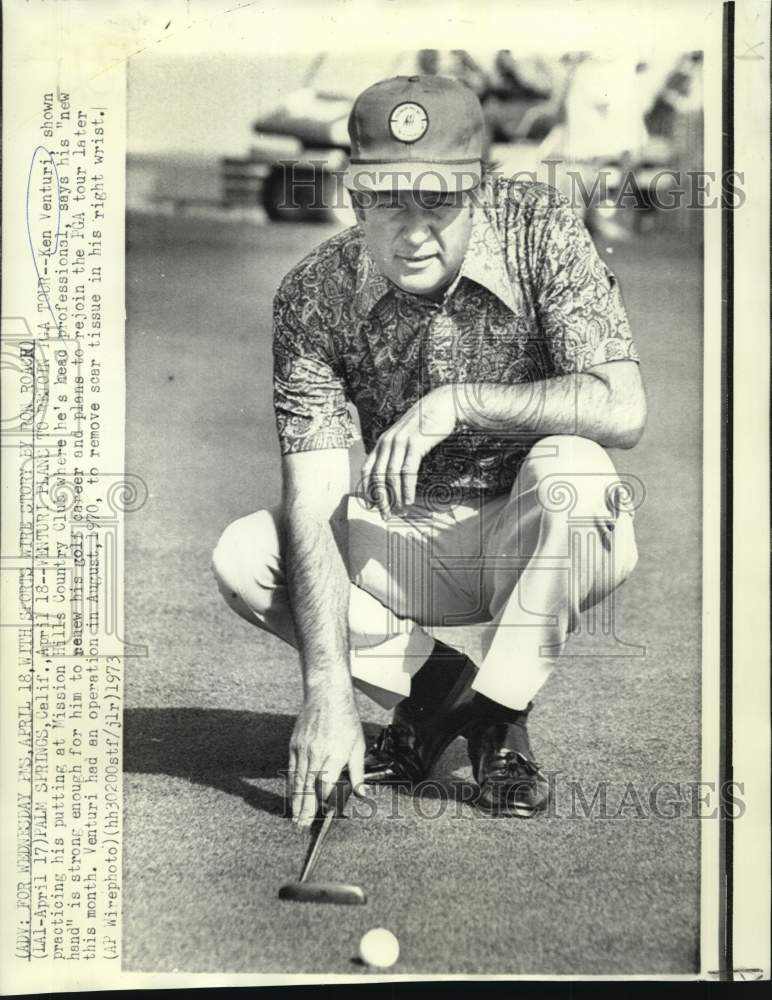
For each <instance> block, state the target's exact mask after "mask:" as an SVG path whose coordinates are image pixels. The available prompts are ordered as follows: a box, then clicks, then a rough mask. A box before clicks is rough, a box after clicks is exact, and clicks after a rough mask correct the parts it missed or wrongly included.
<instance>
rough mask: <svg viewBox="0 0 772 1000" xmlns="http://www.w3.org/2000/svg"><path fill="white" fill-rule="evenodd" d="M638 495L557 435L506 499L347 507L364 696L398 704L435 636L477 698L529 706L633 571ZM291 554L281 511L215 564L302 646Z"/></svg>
mask: <svg viewBox="0 0 772 1000" xmlns="http://www.w3.org/2000/svg"><path fill="white" fill-rule="evenodd" d="M630 492H631V491H630V488H629V486H628V484H627V483H624V482H623V481H622V480H620V478H619V476H618V475H617V473H616V470H615V469H614V466H613V463H612V462H611V459H610V458H609V457H608V455H607V454H606V452H605V451H604V450H603V449H602V448H601V447H600V446H599V445H597V444H595V443H593V442H592V441H589V440H588V439H586V438H581V437H576V436H567V435H566V436H562V435H561V436H553V437H548V438H543V439H542V440H541V441H539V442H538V444H537V445H535V446H534V448H532V450H531V451H530V453H529V455H528V456H527V458H526V460H525V461H524V462H523V464H522V466H521V468H520V471H519V473H518V476H517V479H516V481H515V484H514V486H513V488H512V491H511V493H509V494H503V495H500V496H496V497H492V498H482V499H477V500H470V501H467V502H465V503H463V504H459V505H455V506H451V507H444V508H440V505H439V504H437V503H433V504H432V505H431V509H430V508H429V506H428V505H426V504H421V503H416V504H415V505H413V506H412V507H411V508H409V509H408V510H407V511H406V513H405V514H404V516H401V517H399V516H396V515H395V516H392V517H391V518H390V519H389V520H388V521H385V522H384V521H382V520H381V517H380V514H379V513H378V511H377V510H369V509H368V508H367V507H365V505H364V503H363V502H362V501H361V500H360V499H359V498H357V497H353V496H352V497H349V498H348V546H347V548H348V551H347V563H348V572H349V577H350V579H351V581H352V587H351V598H350V605H349V640H350V642H349V645H350V650H351V673H352V676H353V677H354V679H355V681H356V682H357V686H358V687H360V688H361V689H362V690H364V691H366V692H367V693H368V694H369V695H370V696H371V697H372V698H374V699H375V700H376V701H378V702H379V703H380V704H381V705H383V706H384V707H390V706H391V705H393V704H395V703H396V702H397V701H399V700H400V699H401V698H403V697H405V696H406V695H408V694H409V693H410V678H411V677H412V675H413V674H415V673H416V672H417V671H418V669H419V668H420V667H421V666H422V665H423V663H424V661H425V660H426V658H427V656H428V655H429V653H430V652H431V649H432V647H433V644H434V639H433V636H436V637H438V638H442V640H443V641H444V642H446V643H448V644H449V645H452V646H454V647H455V648H457V649H460V650H462V651H463V652H465V653H466V654H467V655H468V656H469V657H470V659H472V660H473V662H474V663H475V664H476V666H477V667H478V673H477V676H476V678H475V681H474V684H473V687H474V688H475V690H477V691H480V692H481V693H482V694H484V695H487V696H488V697H489V698H491V699H493V700H494V701H497V702H499V703H501V704H503V705H507V706H509V707H510V708H516V709H518V708H525V707H526V705H527V704H528V702H529V701H530V700H531V698H532V697H533V696H534V694H535V693H536V692H537V691H538V690H539V688H540V687H541V686H542V684H543V683H544V681H545V680H546V679H547V677H548V676H549V673H550V670H551V669H552V666H553V665H554V661H555V658H556V657H557V656H558V655H559V653H560V652H561V650H562V648H563V646H564V644H565V642H566V639H567V637H568V635H569V633H570V632H571V631H572V630H573V629H574V628H575V627H576V625H577V621H578V617H579V614H580V612H581V611H583V610H585V608H588V607H591V606H592V605H593V604H595V603H597V602H598V601H600V600H602V599H603V598H604V597H605V596H606V595H607V594H609V593H610V592H611V591H612V590H613V589H614V588H615V587H617V586H618V585H619V584H620V583H622V581H623V580H625V579H626V578H627V576H628V575H629V574H630V573H631V572H632V570H633V568H634V567H635V564H636V562H637V558H638V555H637V549H636V544H635V537H634V532H633V510H632V508H631V506H630V505H629V503H626V498H628V499H629V495H630ZM437 508H440V509H437ZM284 548H285V531H284V526H283V522H282V514H281V510H261V511H258V512H257V513H255V514H250V515H249V516H247V517H243V518H241V519H240V520H238V521H235V522H234V523H233V524H231V525H229V526H228V528H226V529H225V531H224V532H223V535H222V537H221V538H220V540H219V542H218V544H217V547H216V549H215V552H214V556H213V566H214V571H215V575H216V577H217V579H218V582H219V585H220V589H221V591H222V594H223V596H224V597H225V599H226V601H227V602H228V604H229V605H230V606H231V607H232V608H233V609H234V610H235V611H236V612H237V613H238V614H240V615H241V616H242V617H244V618H245V619H246V620H247V621H249V622H252V623H253V624H255V625H258V626H259V627H261V628H263V629H265V630H266V631H268V632H271V633H273V634H274V635H277V636H279V637H280V638H282V639H284V640H285V641H286V642H288V643H290V644H291V645H296V641H295V632H294V626H293V621H292V615H291V611H290V603H289V594H288V590H287V578H286V573H285V569H284V562H283V553H284Z"/></svg>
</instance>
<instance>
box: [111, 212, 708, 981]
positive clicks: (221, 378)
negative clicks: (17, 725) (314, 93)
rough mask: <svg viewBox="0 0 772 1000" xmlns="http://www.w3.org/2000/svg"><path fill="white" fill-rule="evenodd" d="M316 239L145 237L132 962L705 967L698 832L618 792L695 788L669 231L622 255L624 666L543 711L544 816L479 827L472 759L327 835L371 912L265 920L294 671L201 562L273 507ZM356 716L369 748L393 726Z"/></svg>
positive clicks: (695, 283) (692, 644)
mask: <svg viewBox="0 0 772 1000" xmlns="http://www.w3.org/2000/svg"><path fill="white" fill-rule="evenodd" d="M326 235H328V230H325V229H324V228H319V227H301V226H284V227H283V226H273V227H271V226H267V227H264V228H257V229H256V228H254V227H247V226H241V227H240V226H218V225H216V224H215V223H214V222H207V223H206V224H205V225H202V224H200V223H196V222H195V221H194V220H191V221H188V222H185V221H184V220H183V221H182V222H180V221H179V220H174V219H158V220H152V219H145V220H144V221H143V222H142V223H141V224H140V223H135V224H134V225H133V226H131V227H130V230H129V238H130V247H129V253H128V258H127V259H128V275H127V281H128V286H127V300H128V302H127V308H128V332H127V366H128V416H127V421H128V424H127V426H128V448H127V452H128V454H127V469H128V471H129V472H132V473H135V474H139V475H141V476H143V478H144V479H145V480H146V482H147V484H148V487H149V491H150V499H149V501H148V503H147V504H146V505H145V507H144V508H143V509H142V510H141V511H139V512H137V513H135V514H132V515H131V516H129V517H128V518H127V522H126V529H127V601H126V610H127V619H128V638H129V640H130V641H133V642H137V643H145V644H146V645H147V646H148V649H149V655H148V656H147V657H138V658H136V659H132V660H130V661H128V669H127V687H126V696H127V710H126V714H125V723H126V736H125V770H126V839H125V845H126V846H125V874H126V890H125V900H124V936H125V942H124V966H125V967H126V968H128V969H132V970H145V971H151V970H157V971H170V970H180V971H187V972H226V971H227V972H319V973H322V972H327V973H361V972H362V971H363V970H362V967H361V966H360V965H358V964H357V962H356V960H355V956H356V951H357V944H358V941H359V937H360V936H361V934H362V933H363V932H364V931H366V930H368V929H369V928H370V927H376V926H385V927H388V928H390V929H391V930H392V931H393V932H394V933H395V934H396V935H397V937H398V938H399V941H400V945H401V956H400V960H399V962H398V964H397V966H396V967H395V969H394V972H397V973H410V974H417V973H440V972H446V973H476V974H506V973H512V974H514V973H530V974H540V973H542V974H544V973H553V974H561V973H565V974H592V973H595V974H602V973H620V972H627V973H641V974H643V973H649V974H653V973H689V972H693V971H694V970H696V969H697V967H698V931H699V836H700V827H699V821H698V820H696V819H692V818H686V817H684V818H681V819H672V820H663V819H657V818H651V817H647V818H640V816H638V815H637V814H636V809H635V807H634V803H632V805H631V804H630V800H629V796H628V800H627V801H628V806H627V807H626V808H624V809H622V810H621V811H620V810H619V805H620V803H621V802H622V800H623V795H624V791H625V786H626V785H627V784H628V783H632V784H633V785H634V786H635V788H636V789H637V790H638V791H639V792H640V793H641V794H642V796H644V806H646V805H647V803H646V800H645V795H646V794H647V790H648V789H649V788H650V787H651V786H652V785H653V784H654V783H655V782H657V781H675V782H690V781H696V780H698V779H699V731H700V730H699V634H700V510H701V495H700V470H701V404H700V398H701V397H700V382H701V358H702V338H701V286H700V274H701V264H700V258H699V256H698V254H697V253H696V252H695V251H692V252H689V251H688V250H685V249H684V248H683V247H680V246H676V245H674V244H672V243H671V244H668V243H666V242H664V241H662V240H658V239H657V238H656V237H654V236H649V237H646V238H644V240H643V242H642V243H639V244H637V245H635V246H634V247H629V246H614V247H613V248H612V249H613V251H614V253H613V256H611V255H609V257H608V259H609V261H610V262H611V263H612V266H613V267H614V269H615V270H616V273H617V275H618V277H619V279H620V282H621V285H622V289H623V292H624V295H625V299H626V302H627V305H628V309H629V312H630V317H631V321H632V323H633V328H634V331H635V336H636V340H637V343H638V348H639V351H640V353H641V356H642V359H643V364H644V371H645V374H646V376H647V387H648V393H649V406H650V420H649V426H648V429H647V432H646V435H645V437H644V439H643V441H642V442H641V444H640V445H639V446H638V447H637V448H636V449H635V450H634V451H632V452H621V453H617V454H616V455H615V456H614V458H615V461H616V462H617V467H618V469H619V471H620V472H628V473H632V474H634V475H637V476H638V477H639V478H640V479H641V480H642V481H643V482H644V483H645V486H646V491H647V495H646V501H645V504H644V505H643V508H642V509H641V510H640V512H639V515H638V518H637V521H636V524H637V537H638V545H639V549H640V553H641V557H640V562H639V565H638V568H637V569H636V571H635V573H634V574H633V577H632V578H631V579H630V580H629V581H628V582H627V583H626V584H625V585H624V587H623V588H622V589H621V590H620V591H619V595H618V602H617V636H618V637H619V644H616V645H614V646H613V648H612V647H610V646H609V645H608V644H606V645H605V646H604V647H603V651H602V652H603V655H580V653H581V652H582V647H581V646H580V644H577V646H576V648H572V655H570V656H566V657H564V658H563V660H562V661H561V664H560V665H559V668H558V669H556V670H555V672H554V673H553V675H552V677H551V678H550V680H549V681H548V683H547V685H546V686H545V687H544V689H543V690H542V692H541V694H540V696H539V700H538V704H537V707H536V709H535V710H534V712H533V714H532V724H531V727H530V729H531V733H532V739H533V743H534V749H535V751H536V753H537V755H538V757H539V759H540V760H541V761H542V762H543V764H544V766H545V768H546V769H547V770H549V771H551V772H556V774H555V777H554V781H555V800H556V808H555V815H553V816H550V817H542V818H539V819H535V820H532V821H517V820H506V819H486V818H482V817H480V816H479V815H478V814H476V813H474V812H473V811H472V810H471V808H470V807H469V806H468V805H466V804H465V803H464V802H463V797H464V782H465V781H466V779H468V777H469V768H468V765H467V762H466V759H465V753H464V746H463V744H462V743H461V742H458V743H457V744H455V745H454V746H453V747H452V748H451V749H450V750H449V751H448V753H447V755H446V756H445V758H444V759H443V761H442V762H441V764H440V767H439V768H438V770H437V772H436V777H437V778H438V779H439V781H440V782H441V784H438V785H436V786H434V787H430V788H428V789H427V790H426V792H425V793H424V794H423V795H422V796H421V797H419V798H418V799H414V798H412V797H410V796H407V795H405V794H404V793H394V792H391V791H389V790H381V791H380V792H379V793H378V796H377V799H376V806H377V809H376V812H375V815H374V816H371V817H369V818H365V817H364V815H363V816H362V817H361V818H352V819H349V820H341V821H339V822H337V823H336V824H335V825H334V828H333V830H332V832H331V835H330V837H329V842H328V846H327V848H326V850H325V853H324V856H323V859H322V861H321V863H320V867H319V869H318V873H317V874H318V877H319V878H330V879H336V880H343V881H351V882H356V883H358V884H360V885H362V886H363V887H364V888H365V889H366V891H367V893H368V896H369V902H368V904H367V906H365V907H361V908H360V907H357V908H349V909H347V908H332V907H321V906H317V907H314V906H312V905H309V904H288V903H280V902H279V900H278V899H277V890H278V887H279V886H280V885H281V884H282V883H283V882H284V881H287V880H288V879H292V878H295V877H296V876H297V873H298V871H299V867H300V864H301V862H302V859H303V857H304V855H305V851H306V847H307V835H306V834H303V833H300V832H298V831H296V830H295V829H294V828H293V827H292V826H291V824H290V823H289V822H288V820H287V819H286V817H285V815H284V800H283V782H282V780H281V778H280V777H278V776H277V772H278V771H279V770H280V769H282V768H283V767H284V766H285V764H286V758H287V744H288V740H289V735H290V731H291V727H292V721H293V717H294V714H295V712H296V711H297V707H298V702H299V697H300V684H299V672H298V669H297V666H296V658H295V654H294V653H293V651H292V650H290V649H288V648H287V647H285V646H283V645H282V644H281V643H279V642H278V641H277V640H274V639H271V638H270V637H268V636H266V635H265V634H263V633H261V632H259V631H258V630H257V629H252V628H250V626H249V625H247V624H246V623H245V622H243V621H241V620H240V619H239V618H237V617H236V616H235V615H234V614H232V613H231V612H229V611H228V609H227V608H226V607H225V605H224V604H223V603H222V601H221V599H220V597H219V594H218V592H217V589H216V586H215V584H214V581H213V579H212V577H211V574H210V569H209V559H210V553H211V549H212V547H213V545H214V543H215V541H216V539H217V537H218V535H219V532H220V531H221V529H222V528H223V527H224V526H225V525H226V524H227V523H228V522H229V521H230V520H232V519H233V518H235V517H237V516H239V515H242V514H245V513H247V512H249V511H252V510H255V509H257V508H259V507H262V506H265V505H267V504H270V503H273V502H275V501H276V500H277V498H278V495H279V480H278V468H279V466H278V449H277V446H276V441H275V435H274V430H273V417H272V412H271V391H270V381H271V362H270V301H271V297H272V294H273V291H274V289H275V287H276V285H277V283H278V281H279V279H280V277H281V276H282V275H283V274H284V272H285V271H286V270H287V269H288V268H289V266H290V265H291V264H293V263H294V262H296V261H297V260H299V259H300V258H301V257H302V256H303V255H304V253H305V252H306V251H307V250H308V249H309V248H310V247H311V246H312V245H313V244H314V243H315V242H318V241H319V240H321V239H323V238H324V237H325V236H326ZM624 644H627V645H624ZM636 647H643V652H644V653H645V655H643V656H634V655H629V654H630V653H631V652H632V653H634V652H635V651H636V649H635V648H636ZM587 652H588V651H586V650H585V653H587ZM610 653H613V654H614V655H609V654H610ZM623 654H628V655H623ZM358 698H359V704H360V708H361V714H362V718H363V720H364V722H365V728H366V730H367V731H368V732H372V731H373V730H374V729H375V728H377V726H378V724H380V723H382V722H383V721H384V719H385V716H384V714H383V713H382V712H381V710H380V709H378V708H377V707H375V706H374V705H373V704H372V703H371V702H369V701H367V700H366V699H365V698H363V697H361V696H358ZM572 781H581V782H582V783H583V785H584V787H585V789H586V794H588V795H589V796H591V795H592V792H593V790H594V788H595V787H596V786H597V785H598V784H599V783H603V782H605V783H607V784H608V803H609V805H608V809H607V818H601V817H600V816H598V815H595V818H592V819H583V818H581V815H579V816H578V817H577V816H576V815H573V816H572V800H571V784H570V783H571V782H572ZM361 812H362V813H363V814H364V812H365V809H364V807H362V809H361ZM573 812H574V813H576V812H577V810H576V809H573ZM615 813H618V815H617V816H616V817H615ZM614 817H615V818H614Z"/></svg>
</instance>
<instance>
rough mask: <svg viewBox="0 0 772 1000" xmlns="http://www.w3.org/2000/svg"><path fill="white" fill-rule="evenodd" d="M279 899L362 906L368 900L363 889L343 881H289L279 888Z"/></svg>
mask: <svg viewBox="0 0 772 1000" xmlns="http://www.w3.org/2000/svg"><path fill="white" fill-rule="evenodd" d="M279 899H285V900H291V901H293V902H295V903H336V904H337V905H338V906H362V905H363V904H364V903H366V902H367V896H365V894H364V890H363V889H360V887H359V886H358V885H346V884H344V883H343V882H288V883H287V884H286V885H283V886H282V887H281V889H279Z"/></svg>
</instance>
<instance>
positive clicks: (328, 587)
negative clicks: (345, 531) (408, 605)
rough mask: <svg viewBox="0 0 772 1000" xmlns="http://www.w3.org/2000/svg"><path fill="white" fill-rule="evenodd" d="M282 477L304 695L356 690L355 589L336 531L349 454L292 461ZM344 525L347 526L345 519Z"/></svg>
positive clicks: (316, 454) (300, 455)
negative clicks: (351, 610) (352, 661)
mask: <svg viewBox="0 0 772 1000" xmlns="http://www.w3.org/2000/svg"><path fill="white" fill-rule="evenodd" d="M282 473H283V491H284V497H283V500H284V503H283V509H284V517H285V522H286V526H287V568H288V578H289V594H290V604H291V607H292V615H293V619H294V623H295V633H296V636H297V640H298V646H299V651H300V660H301V666H302V671H303V683H304V694H305V695H306V696H308V694H309V693H310V692H311V691H313V690H314V688H316V687H317V686H318V685H323V686H328V685H330V684H335V683H336V682H339V683H342V684H344V685H348V686H349V687H350V685H351V679H350V673H349V666H348V662H349V656H348V604H349V592H350V583H349V577H348V572H347V569H346V566H345V563H344V560H343V556H342V555H341V552H340V549H339V548H338V545H337V543H336V540H335V535H334V533H333V527H332V522H333V519H334V518H335V516H336V514H339V513H340V512H341V509H342V507H343V505H344V504H345V498H346V496H347V494H348V492H349V463H348V451H347V450H346V449H342V448H335V449H325V450H322V451H308V452H297V453H294V454H290V455H286V456H285V457H284V459H283V461H282ZM343 513H344V514H345V512H343ZM340 521H341V522H342V523H344V524H345V517H341V518H340Z"/></svg>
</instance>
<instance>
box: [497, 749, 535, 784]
mask: <svg viewBox="0 0 772 1000" xmlns="http://www.w3.org/2000/svg"><path fill="white" fill-rule="evenodd" d="M492 757H493V761H494V763H495V765H496V766H495V770H494V769H492V772H491V776H494V775H495V777H496V778H502V779H504V778H519V777H521V776H522V775H523V772H525V774H526V775H528V776H534V775H537V774H539V770H540V768H539V765H538V764H537V763H536V761H534V760H529V759H528V758H527V757H526V756H525V754H522V753H520V751H519V750H498V751H496V752H495V753H494V754H492Z"/></svg>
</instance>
